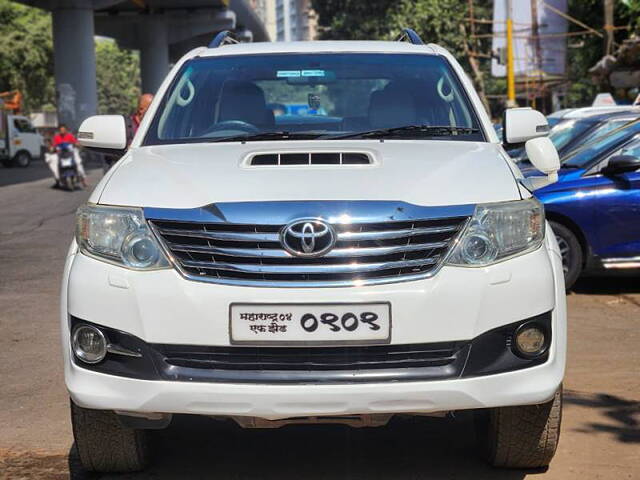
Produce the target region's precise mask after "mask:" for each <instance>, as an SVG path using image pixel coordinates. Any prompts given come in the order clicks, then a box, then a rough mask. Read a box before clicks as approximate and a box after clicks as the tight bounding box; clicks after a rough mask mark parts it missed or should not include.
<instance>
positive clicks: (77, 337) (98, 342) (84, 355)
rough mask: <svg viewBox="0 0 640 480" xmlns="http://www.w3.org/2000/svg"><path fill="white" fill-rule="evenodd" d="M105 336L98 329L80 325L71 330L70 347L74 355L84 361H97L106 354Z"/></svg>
mask: <svg viewBox="0 0 640 480" xmlns="http://www.w3.org/2000/svg"><path fill="white" fill-rule="evenodd" d="M107 343H108V342H107V338H106V337H105V336H104V333H102V332H101V331H100V330H99V329H97V328H96V327H92V326H90V325H80V326H78V327H76V329H75V330H74V331H73V336H72V338H71V347H72V348H73V353H74V354H75V356H76V357H78V358H79V359H80V360H82V361H83V362H85V363H91V364H93V363H99V362H101V361H102V360H103V359H104V357H105V356H106V355H107Z"/></svg>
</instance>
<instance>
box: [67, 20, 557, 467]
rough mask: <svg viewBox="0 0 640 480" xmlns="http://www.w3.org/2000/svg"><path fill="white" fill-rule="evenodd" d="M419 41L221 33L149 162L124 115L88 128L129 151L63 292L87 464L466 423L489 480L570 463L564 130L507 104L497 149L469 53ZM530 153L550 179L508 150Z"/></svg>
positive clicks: (87, 216) (158, 104)
mask: <svg viewBox="0 0 640 480" xmlns="http://www.w3.org/2000/svg"><path fill="white" fill-rule="evenodd" d="M405 38H406V39H408V40H410V41H403V42H376V41H370V42H299V43H271V44H269V43H256V44H233V45H228V44H226V43H225V36H224V34H223V36H222V37H218V38H217V39H216V40H215V41H214V42H212V44H211V45H210V46H209V48H204V47H202V48H198V49H196V50H193V51H192V52H190V53H188V54H187V55H185V56H184V57H183V58H182V59H181V60H180V61H179V62H178V63H177V64H176V65H175V66H174V67H173V69H172V70H171V72H170V73H169V75H168V77H167V79H166V80H165V81H164V83H163V84H162V86H161V87H160V89H159V91H158V94H157V96H156V98H155V99H154V101H153V103H152V105H151V107H150V109H149V111H148V112H147V114H146V116H145V117H144V120H143V121H142V123H141V125H140V127H139V129H138V131H137V133H136V135H135V137H134V139H133V141H132V143H131V145H130V146H129V148H128V149H127V135H126V133H127V129H126V122H125V118H124V117H122V116H97V117H91V118H89V119H87V120H85V122H84V123H83V124H82V126H81V127H80V131H79V134H78V138H79V141H80V143H81V144H82V145H83V146H85V147H88V148H94V149H100V151H105V150H106V151H111V152H125V149H126V153H124V156H123V157H122V158H121V159H120V160H119V161H118V163H116V165H115V166H114V167H113V168H112V169H111V170H110V171H109V172H108V173H107V174H106V175H105V177H104V178H103V179H102V181H101V182H100V183H99V184H98V185H97V187H96V189H95V191H94V192H93V194H92V195H91V197H90V199H89V201H88V203H87V204H86V205H84V206H82V207H81V208H80V209H79V211H78V214H77V231H76V236H75V239H74V240H73V242H72V244H71V246H70V250H69V254H68V258H67V262H66V266H65V269H64V277H63V282H62V294H61V329H62V339H63V348H62V351H63V355H64V365H65V380H66V386H67V388H68V391H69V393H70V397H71V418H72V423H73V432H74V437H75V443H76V446H77V448H78V452H79V456H80V459H81V461H82V463H83V465H84V466H85V468H87V469H88V470H94V471H130V470H138V469H141V468H143V467H144V465H145V463H146V461H147V458H148V456H147V453H148V447H147V443H146V441H145V439H146V436H147V430H148V429H157V428H164V427H166V426H167V425H169V423H170V422H171V421H172V418H173V416H174V415H179V414H195V415H203V416H211V417H218V418H220V417H223V418H231V419H233V420H234V421H236V422H237V423H238V424H239V425H241V426H242V427H246V428H261V427H278V426H281V425H286V424H291V423H323V422H331V423H336V422H343V423H345V424H348V425H356V426H377V425H384V424H385V423H386V422H388V421H389V419H390V418H391V417H392V416H393V415H396V414H402V415H436V416H440V415H443V414H444V413H446V412H455V411H460V410H471V411H473V412H474V413H475V415H476V417H477V419H478V422H477V426H478V436H479V439H480V440H481V443H482V444H483V446H484V450H485V451H486V455H487V459H488V461H489V462H490V463H491V464H493V465H496V466H502V467H519V468H533V467H544V466H547V465H548V464H549V462H550V461H551V458H552V457H553V455H554V452H555V450H556V446H557V443H558V438H559V432H560V430H559V429H560V418H561V408H562V388H561V386H562V379H563V375H564V370H565V356H566V335H567V331H566V302H565V287H564V276H563V270H562V261H561V255H560V252H559V249H558V244H557V242H556V240H555V237H554V235H553V232H552V231H551V229H550V228H549V226H548V223H547V222H546V221H545V215H544V209H543V207H542V205H541V204H540V203H539V202H538V201H537V200H536V199H535V198H534V197H533V196H532V193H531V192H532V191H533V190H534V189H535V188H538V187H541V186H544V185H547V184H549V183H550V182H553V181H554V180H555V179H557V171H558V169H559V168H560V165H559V160H558V155H557V152H556V150H555V148H554V147H553V144H551V142H550V140H549V139H548V138H547V137H546V135H547V131H548V125H547V121H546V119H545V117H544V116H543V115H542V114H541V113H539V112H536V111H534V110H532V109H528V108H522V109H511V110H507V111H506V113H505V122H504V140H501V139H499V138H498V137H497V135H496V133H495V131H494V129H493V127H492V125H491V121H490V119H489V117H488V115H487V113H486V111H485V110H484V108H483V106H482V103H481V101H480V100H479V98H478V95H477V94H476V92H475V91H474V89H473V86H472V84H471V82H470V81H469V79H468V77H467V76H466V75H465V73H464V71H463V70H462V68H461V66H460V65H459V64H458V62H457V61H456V60H455V59H454V58H453V56H452V55H451V54H449V52H447V51H446V50H445V49H443V48H441V47H439V46H437V45H433V44H428V45H425V44H423V43H422V41H421V40H420V39H419V37H418V36H417V35H416V34H415V32H411V31H407V32H406V34H405ZM304 102H308V104H309V109H305V110H304V111H301V112H297V113H290V112H289V113H287V112H288V111H289V109H288V108H287V105H294V104H295V105H298V104H300V103H304ZM270 105H275V106H276V107H274V108H271V107H270ZM282 105H284V108H283V107H282ZM525 142H526V148H527V153H528V157H529V158H530V160H531V162H532V163H533V164H534V165H535V166H536V168H537V169H538V170H540V171H541V172H542V174H541V175H539V176H536V177H529V178H524V177H523V176H522V174H521V173H520V171H519V170H518V168H517V166H516V165H515V163H514V162H513V161H512V160H511V158H510V157H509V156H508V155H507V154H506V153H505V150H504V148H503V143H511V144H513V143H525ZM211 435H213V436H215V435H216V434H215V432H212V433H211ZM309 441H310V442H313V437H311V438H310V440H309ZM214 455H215V454H214ZM213 465H214V466H212V475H214V476H215V463H213Z"/></svg>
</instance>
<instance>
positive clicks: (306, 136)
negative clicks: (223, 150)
mask: <svg viewBox="0 0 640 480" xmlns="http://www.w3.org/2000/svg"><path fill="white" fill-rule="evenodd" d="M321 135H323V134H322V133H318V132H286V131H279V132H260V133H245V134H242V135H232V136H230V137H217V138H207V139H204V141H206V142H258V141H266V140H312V139H314V138H318V137H319V136H321Z"/></svg>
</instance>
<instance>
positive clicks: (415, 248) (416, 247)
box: [168, 242, 449, 258]
mask: <svg viewBox="0 0 640 480" xmlns="http://www.w3.org/2000/svg"><path fill="white" fill-rule="evenodd" d="M448 245H449V243H448V242H429V243H417V244H408V245H398V246H392V247H364V248H357V247H348V248H334V249H333V250H331V251H330V252H329V253H327V254H326V255H324V257H323V258H347V257H368V256H382V255H391V254H394V253H404V252H419V251H422V250H430V249H436V248H445V247H447V246H448ZM168 246H169V248H170V249H171V250H172V251H175V252H185V253H187V252H192V253H208V254H211V255H225V256H231V257H255V258H295V257H294V256H293V255H291V254H290V253H289V252H287V251H285V250H280V249H276V248H226V247H210V246H206V245H185V244H179V243H168Z"/></svg>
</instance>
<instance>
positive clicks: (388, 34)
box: [312, 0, 492, 103]
mask: <svg viewBox="0 0 640 480" xmlns="http://www.w3.org/2000/svg"><path fill="white" fill-rule="evenodd" d="M312 3H313V7H314V9H315V10H316V12H317V13H318V16H319V23H320V27H321V32H322V33H321V38H324V39H342V40H372V39H377V40H394V39H396V38H398V36H399V35H400V34H401V33H402V29H403V28H412V29H414V30H416V31H417V32H418V33H419V34H420V35H421V36H422V38H423V39H424V40H425V42H429V43H438V44H440V45H442V46H443V47H445V48H447V49H448V50H449V51H450V52H452V54H453V55H455V56H456V57H457V58H458V60H459V61H460V62H461V63H462V64H463V67H464V68H465V69H466V70H467V71H469V70H471V71H473V73H474V75H473V80H474V83H475V84H476V88H477V89H478V91H479V92H480V94H481V96H484V81H483V75H482V67H481V66H480V65H478V64H477V63H475V64H473V65H472V64H470V63H469V56H468V52H469V51H470V50H473V46H472V45H470V43H469V37H468V36H467V35H464V32H466V30H465V19H466V17H467V15H468V4H467V2H466V1H461V0H399V1H398V0H372V1H368V2H362V1H360V0H313V2H312ZM491 4H492V2H491V1H490V0H476V1H475V14H476V15H477V16H485V15H487V16H488V15H489V13H490V11H491ZM484 42H486V40H484ZM484 47H488V45H483V48H484ZM485 103H486V101H485Z"/></svg>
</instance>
